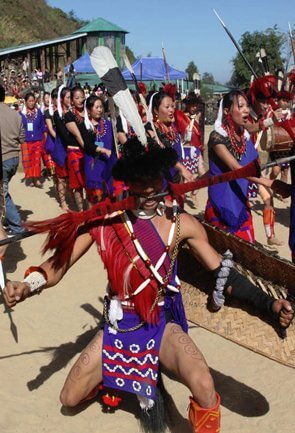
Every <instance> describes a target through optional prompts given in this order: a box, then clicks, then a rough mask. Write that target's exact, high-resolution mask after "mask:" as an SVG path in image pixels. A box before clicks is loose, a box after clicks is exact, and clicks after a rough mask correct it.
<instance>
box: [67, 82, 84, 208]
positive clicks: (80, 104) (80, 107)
mask: <svg viewBox="0 0 295 433" xmlns="http://www.w3.org/2000/svg"><path fill="white" fill-rule="evenodd" d="M84 101H85V94H84V91H83V89H82V88H81V87H74V88H73V89H72V90H71V102H72V110H69V111H68V112H67V113H66V114H65V125H66V128H67V130H68V132H69V135H68V142H67V166H68V171H69V187H70V189H71V190H72V191H73V195H74V198H75V203H76V206H77V208H78V211H82V210H83V188H84V187H85V177H84V150H83V148H84V142H83V140H82V137H81V133H80V131H79V125H80V124H82V123H84Z"/></svg>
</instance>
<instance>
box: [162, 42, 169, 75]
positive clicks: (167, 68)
mask: <svg viewBox="0 0 295 433" xmlns="http://www.w3.org/2000/svg"><path fill="white" fill-rule="evenodd" d="M162 53H163V60H164V65H165V69H166V80H167V81H168V83H170V73H169V67H168V63H167V58H166V53H165V48H164V44H163V42H162Z"/></svg>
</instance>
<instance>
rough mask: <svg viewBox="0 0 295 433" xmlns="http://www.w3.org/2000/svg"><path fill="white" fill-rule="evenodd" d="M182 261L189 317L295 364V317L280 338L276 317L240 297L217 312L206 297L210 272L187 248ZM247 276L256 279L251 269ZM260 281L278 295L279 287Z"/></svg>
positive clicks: (210, 282) (270, 356)
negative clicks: (241, 299) (267, 314)
mask: <svg viewBox="0 0 295 433" xmlns="http://www.w3.org/2000/svg"><path fill="white" fill-rule="evenodd" d="M179 265H180V266H179V277H180V279H181V281H182V294H183V302H184V306H185V310H186V315H187V319H188V320H189V321H191V322H193V323H196V324H197V325H199V326H201V327H202V328H205V329H207V330H209V331H211V332H214V333H216V334H218V335H220V336H222V337H224V338H226V339H228V340H231V341H233V342H235V343H237V344H239V345H241V346H243V347H246V348H247V349H250V350H252V351H254V352H257V353H260V354H261V355H264V356H266V357H268V358H270V359H273V360H274V361H277V362H279V363H281V364H284V365H286V366H289V367H293V368H295V324H294V321H293V323H292V325H291V326H290V327H289V328H288V330H287V338H285V339H281V338H280V337H279V335H278V332H279V328H278V327H277V325H276V324H275V323H274V321H272V320H270V319H269V318H268V317H266V316H265V315H262V314H261V313H259V312H258V311H254V310H253V307H249V306H248V305H245V304H242V303H241V302H240V301H237V300H232V299H231V300H230V301H229V302H227V303H226V304H225V306H224V307H223V308H222V309H221V310H219V311H218V312H214V313H213V312H210V311H209V310H208V308H207V299H208V293H209V292H210V291H211V290H212V289H213V285H214V281H213V279H212V277H211V275H210V274H209V273H208V272H206V271H205V270H204V269H202V268H201V267H200V266H199V265H198V264H197V262H196V260H195V259H194V258H193V257H192V256H191V255H190V253H189V252H188V250H186V249H183V250H182V251H181V252H180V255H179ZM240 271H242V269H240ZM248 277H249V278H250V279H251V280H252V281H253V280H254V282H256V280H255V278H254V276H253V274H251V273H250V274H249V276H248ZM260 282H261V286H260V288H261V287H263V289H265V288H266V289H268V291H269V292H270V294H273V295H276V296H277V293H278V289H277V287H273V286H272V285H271V284H268V282H267V281H265V280H263V283H262V280H261V279H260ZM285 295H286V292H284V289H282V288H280V296H279V297H282V296H283V297H285Z"/></svg>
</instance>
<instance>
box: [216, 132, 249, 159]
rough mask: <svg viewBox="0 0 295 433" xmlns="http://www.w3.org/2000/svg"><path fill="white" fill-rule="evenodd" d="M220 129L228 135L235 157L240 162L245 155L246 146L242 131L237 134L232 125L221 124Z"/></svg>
mask: <svg viewBox="0 0 295 433" xmlns="http://www.w3.org/2000/svg"><path fill="white" fill-rule="evenodd" d="M222 127H223V129H224V130H225V131H226V133H227V135H228V138H229V140H230V143H231V146H232V149H233V152H234V155H235V157H236V158H237V159H238V160H240V159H241V158H242V156H243V155H244V154H245V153H246V145H247V144H246V139H245V136H244V130H242V131H241V133H240V134H238V133H237V132H236V130H235V128H234V126H233V125H229V124H223V125H222Z"/></svg>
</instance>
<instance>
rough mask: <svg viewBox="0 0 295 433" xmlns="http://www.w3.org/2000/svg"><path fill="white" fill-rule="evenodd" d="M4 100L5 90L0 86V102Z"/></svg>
mask: <svg viewBox="0 0 295 433" xmlns="http://www.w3.org/2000/svg"><path fill="white" fill-rule="evenodd" d="M4 100H5V89H4V87H3V86H1V85H0V102H4Z"/></svg>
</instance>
